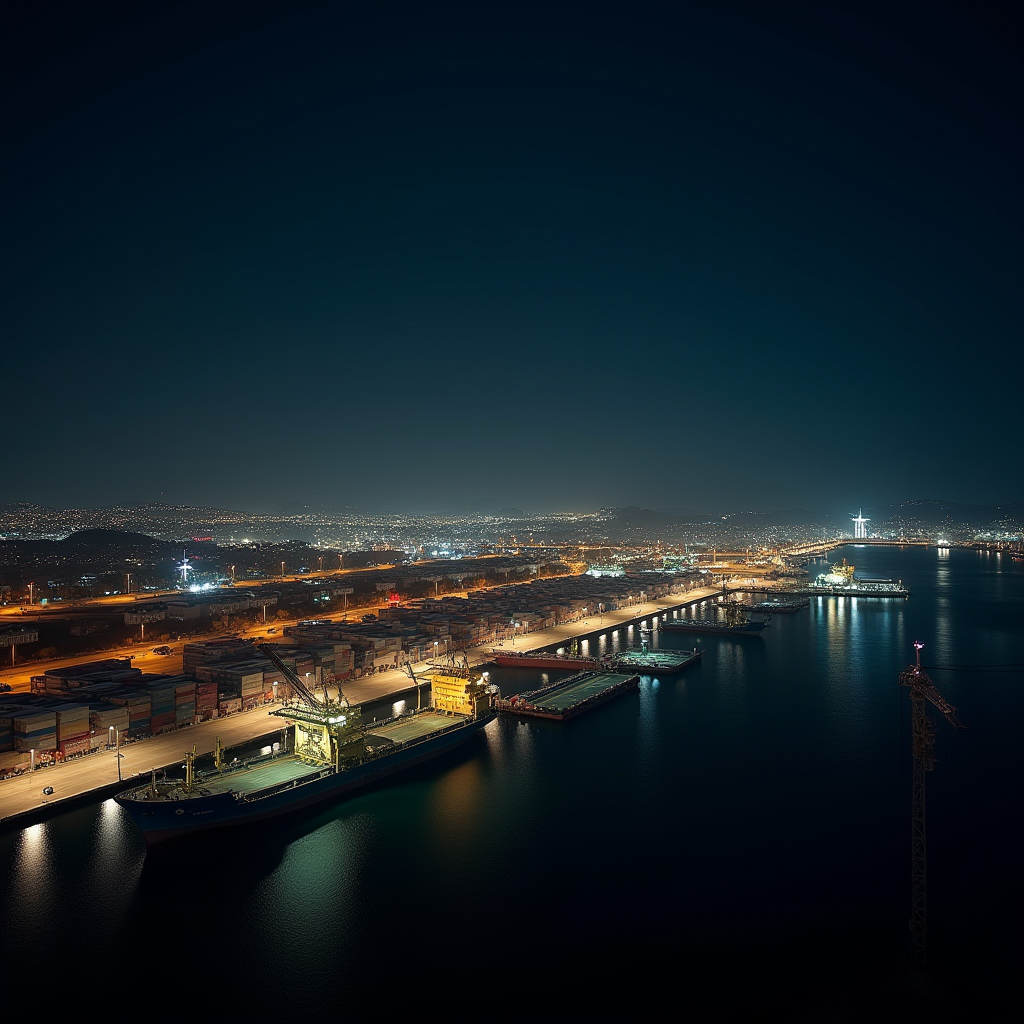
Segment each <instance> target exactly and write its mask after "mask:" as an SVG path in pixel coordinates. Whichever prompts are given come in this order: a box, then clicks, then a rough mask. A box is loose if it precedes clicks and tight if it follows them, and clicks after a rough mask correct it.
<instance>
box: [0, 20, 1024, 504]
mask: <svg viewBox="0 0 1024 1024" xmlns="http://www.w3.org/2000/svg"><path fill="white" fill-rule="evenodd" d="M1020 20H1021V16H1020V11H1019V9H1018V8H1016V7H1012V6H1008V5H1002V4H997V3H990V4H984V3H983V4H978V5H972V7H971V9H970V10H966V9H959V8H951V7H941V6H936V5H932V4H920V3H905V4H900V5H895V6H894V7H892V8H890V9H887V10H886V11H885V12H884V16H883V14H882V12H880V11H877V10H875V9H873V8H870V7H869V8H865V7H864V6H863V5H856V4H842V3H840V4H830V5H825V6H820V5H813V6H800V5H784V4H778V5H765V4H757V3H743V2H733V3H714V4H712V3H690V4H682V5H663V4H658V3H650V4H640V5H630V6H629V7H626V6H625V5H607V6H602V7H594V8H591V9H589V10H587V11H586V12H584V13H582V14H581V12H580V10H579V9H578V8H576V7H574V6H572V5H563V4H557V3H556V4H544V5H542V4H529V3H527V4H516V5H503V4H497V5H488V7H487V9H486V10H480V9H478V8H477V7H475V6H474V5H463V4H451V5H445V6H444V7H437V6H432V5H408V6H404V5H400V4H399V5H391V6H388V7H387V8H386V9H385V8H380V9H377V8H374V7H372V6H371V8H364V7H360V6H356V5H349V4H323V3H317V2H298V3H293V4H289V5H283V4H278V3H265V4H252V5H247V6H246V7H245V8H235V7H231V6H228V5H216V4H214V5H209V6H205V7H203V8H200V7H199V6H198V5H194V4H181V5H175V6H174V8H173V9H166V10H165V9H159V10H158V9H155V8H135V9H127V10H125V9H121V8H119V7H115V6H113V5H105V4H96V5H89V6H88V8H87V9H86V8H82V7H76V6H74V5H48V4H45V3H42V4H38V5H31V6H28V7H25V8H23V9H21V10H19V11H17V12H14V11H12V12H9V13H8V16H7V31H6V32H5V33H4V34H3V37H4V38H3V42H2V44H0V45H2V46H3V47H4V51H3V53H4V60H3V61H2V62H0V65H2V67H3V71H2V72H0V74H2V79H0V81H2V88H3V94H4V96H5V102H4V104H3V106H2V110H0V124H2V126H3V130H4V137H5V141H6V143H7V146H6V149H7V153H8V159H7V160H6V161H5V164H4V167H3V170H2V172H0V173H2V174H3V176H4V178H3V180H4V186H5V188H4V195H5V197H6V199H5V202H4V206H5V232H4V240H3V243H2V245H3V248H2V259H3V270H4V273H3V275H2V276H3V284H2V285H0V287H2V289H3V292H2V296H3V303H2V306H3V309H4V314H3V331H4V336H5V339H6V340H7V342H8V344H7V345H6V346H5V349H6V355H7V361H6V366H7V369H8V374H9V377H8V379H9V381H10V382H11V386H9V387H8V389H7V392H6V394H5V405H4V408H5V412H6V416H7V423H8V425H9V427H10V428H11V429H12V430H17V434H16V437H17V444H18V451H19V457H18V458H17V459H15V460H13V461H12V464H10V465H9V466H8V467H7V469H6V470H5V475H4V485H3V490H2V497H3V499H4V500H7V501H31V502H39V503H42V504H47V505H52V506H58V507H96V506H107V505H111V504H115V503H130V502H164V503H168V504H194V505H210V506H216V507H225V508H247V509H253V510H261V511H271V510H274V509H277V508H280V507H282V506H284V505H287V504H290V503H293V502H294V503H299V504H309V505H314V506H330V507H339V506H346V505H347V506H355V507H359V508H370V509H389V508H394V509H402V510H404V511H409V512H435V511H440V510H443V509H450V508H465V507H467V506H473V505H478V506H480V505H482V506H485V507H489V508H495V509H500V508H507V507H518V508H520V509H522V510H524V511H526V512H528V513H531V514H533V513H547V512H556V511H570V510H579V509H599V508H603V507H615V506H629V505H635V506H641V507H646V508H654V509H659V508H661V509H664V508H684V509H693V510H695V511H704V510H707V509H730V508H731V509H742V508H747V509H753V510H756V511H768V510H776V509H788V508H807V509H812V510H815V509H821V508H826V507H830V508H835V509H836V510H837V513H838V512H839V511H840V510H841V511H844V512H845V511H847V510H851V509H854V508H856V507H857V506H858V505H859V504H860V503H861V502H862V501H865V496H870V501H871V502H872V503H874V504H882V505H884V504H890V503H894V502H899V501H903V500H906V499H907V498H908V497H910V496H915V495H916V496H920V497H922V498H931V499H935V500H949V501H954V502H959V503H980V504H986V503H988V504H995V503H1000V502H1016V501H1019V500H1021V499H1022V498H1024V495H1022V494H1021V492H1020V483H1019V480H1018V479H1016V477H1015V476H1014V474H1012V472H1010V471H1008V469H1007V461H1006V452H1007V444H1008V442H1009V439H1011V438H1015V437H1018V436H1020V434H1021V430H1022V427H1024V420H1022V414H1021V411H1020V405H1019V403H1017V402H1015V401H1013V400H1012V399H1011V398H1010V397H1009V392H1006V391H1005V390H1004V389H1005V388H1007V387H1010V388H1012V387H1013V386H1015V382H1018V381H1019V380H1020V379H1021V375H1022V372H1024V365H1022V357H1021V354H1020V353H1021V346H1020V344H1019V337H1020V328H1021V323H1022V319H1024V318H1022V316H1021V313H1022V310H1021V303H1020V293H1019V287H1018V284H1017V282H1018V281H1019V280H1020V278H1021V271H1022V270H1024V245H1022V239H1024V231H1022V230H1021V228H1022V226H1024V209H1022V200H1021V194H1020V189H1019V185H1018V180H1017V179H1018V172H1019V167H1020V165H1021V163H1022V160H1021V156H1022V138H1024V132H1022V131H1021V126H1022V116H1021V114H1022V107H1024V104H1022V87H1021V83H1022V75H1021V62H1020V57H1019V54H1018V53H1017V52H1016V50H1015V49H1014V47H1013V40H1014V39H1016V38H1019V30H1020V27H1021V24H1020Z"/></svg>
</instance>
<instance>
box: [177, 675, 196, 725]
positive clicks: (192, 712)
mask: <svg viewBox="0 0 1024 1024" xmlns="http://www.w3.org/2000/svg"><path fill="white" fill-rule="evenodd" d="M195 718H196V682H195V680H194V679H187V678H185V677H184V676H180V677H179V679H178V682H177V683H176V684H175V686H174V723H175V725H191V724H192V722H194V721H195Z"/></svg>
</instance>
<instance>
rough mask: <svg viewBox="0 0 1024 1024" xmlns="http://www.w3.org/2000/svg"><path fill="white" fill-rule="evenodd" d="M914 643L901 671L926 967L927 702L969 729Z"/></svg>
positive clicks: (931, 758)
mask: <svg viewBox="0 0 1024 1024" xmlns="http://www.w3.org/2000/svg"><path fill="white" fill-rule="evenodd" d="M922 647H924V644H922V643H919V642H918V641H915V642H914V649H915V651H916V658H917V660H916V663H915V664H913V665H911V666H910V667H909V668H906V669H904V670H903V671H902V672H901V673H900V686H906V687H907V688H908V689H909V690H910V729H911V754H912V755H913V758H914V789H913V808H912V814H913V823H912V825H911V833H910V835H911V840H910V842H911V854H910V856H911V893H912V895H911V910H910V931H911V935H912V943H913V961H914V966H915V967H919V968H921V969H924V967H925V960H926V938H927V858H926V846H925V816H924V807H925V803H924V780H925V774H924V773H925V772H930V771H934V770H935V749H934V740H935V728H934V726H933V725H932V723H931V722H930V721H929V719H928V715H927V713H926V709H925V701H928V702H929V703H930V704H932V705H933V706H934V707H936V708H938V710H939V711H940V712H941V713H942V715H943V717H944V718H945V719H946V721H947V722H949V724H950V725H952V726H953V727H954V728H956V729H966V728H967V726H966V725H964V723H963V722H961V721H960V718H959V716H958V715H957V712H956V708H955V707H953V705H952V704H950V703H949V701H947V700H946V699H945V697H943V696H942V694H941V693H939V691H938V690H937V689H936V688H935V684H934V683H933V682H932V681H931V679H929V678H928V676H927V674H926V673H925V672H924V670H923V669H922V668H921V648H922Z"/></svg>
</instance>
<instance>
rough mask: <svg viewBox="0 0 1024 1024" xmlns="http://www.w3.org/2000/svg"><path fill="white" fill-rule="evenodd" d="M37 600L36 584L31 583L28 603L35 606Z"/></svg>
mask: <svg viewBox="0 0 1024 1024" xmlns="http://www.w3.org/2000/svg"><path fill="white" fill-rule="evenodd" d="M35 599H36V585H35V584H34V583H30V584H29V585H28V603H29V604H30V605H31V604H35Z"/></svg>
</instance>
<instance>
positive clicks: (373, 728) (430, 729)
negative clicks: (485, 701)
mask: <svg viewBox="0 0 1024 1024" xmlns="http://www.w3.org/2000/svg"><path fill="white" fill-rule="evenodd" d="M464 717H465V716H463V715H442V714H438V713H437V712H427V713H426V714H419V715H413V716H411V717H409V718H399V719H397V720H396V721H394V722H388V723H387V725H382V726H377V725H367V726H366V735H367V737H370V736H377V737H380V738H383V739H388V740H391V742H392V743H408V742H409V741H410V740H418V739H422V737H424V736H429V735H430V734H431V733H435V732H440V731H441V730H442V729H447V728H449V727H450V726H453V725H455V724H456V723H457V722H460V721H462V719H463V718H464Z"/></svg>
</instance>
